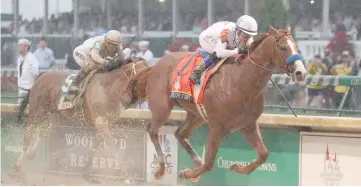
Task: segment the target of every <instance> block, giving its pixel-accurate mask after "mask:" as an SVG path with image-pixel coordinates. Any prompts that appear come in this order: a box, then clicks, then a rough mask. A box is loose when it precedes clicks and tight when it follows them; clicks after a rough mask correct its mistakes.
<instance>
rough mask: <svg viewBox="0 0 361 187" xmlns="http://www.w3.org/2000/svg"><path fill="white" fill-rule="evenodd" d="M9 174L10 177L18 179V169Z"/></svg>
mask: <svg viewBox="0 0 361 187" xmlns="http://www.w3.org/2000/svg"><path fill="white" fill-rule="evenodd" d="M8 176H9V177H10V179H17V178H19V173H18V172H16V171H11V172H10V173H9V174H8Z"/></svg>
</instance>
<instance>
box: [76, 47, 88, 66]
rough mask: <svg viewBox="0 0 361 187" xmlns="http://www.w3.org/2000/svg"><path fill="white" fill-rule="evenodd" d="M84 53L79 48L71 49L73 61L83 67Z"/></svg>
mask: <svg viewBox="0 0 361 187" xmlns="http://www.w3.org/2000/svg"><path fill="white" fill-rule="evenodd" d="M85 56H86V55H85V54H84V53H82V52H80V51H79V50H77V48H75V49H74V51H73V57H74V60H75V62H76V63H77V64H78V65H79V66H80V67H84V66H85Z"/></svg>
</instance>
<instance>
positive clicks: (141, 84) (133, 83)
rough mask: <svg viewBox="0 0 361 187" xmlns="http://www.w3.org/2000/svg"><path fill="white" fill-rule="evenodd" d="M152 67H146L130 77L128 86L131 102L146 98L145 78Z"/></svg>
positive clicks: (146, 78)
mask: <svg viewBox="0 0 361 187" xmlns="http://www.w3.org/2000/svg"><path fill="white" fill-rule="evenodd" d="M151 70H152V67H147V68H146V69H144V70H142V71H141V72H140V73H138V74H137V75H135V76H134V77H132V79H131V80H130V85H129V88H130V90H131V93H132V95H133V99H132V103H133V104H135V103H142V102H144V101H145V100H146V99H147V90H146V89H147V82H148V81H147V80H148V76H149V73H150V71H151Z"/></svg>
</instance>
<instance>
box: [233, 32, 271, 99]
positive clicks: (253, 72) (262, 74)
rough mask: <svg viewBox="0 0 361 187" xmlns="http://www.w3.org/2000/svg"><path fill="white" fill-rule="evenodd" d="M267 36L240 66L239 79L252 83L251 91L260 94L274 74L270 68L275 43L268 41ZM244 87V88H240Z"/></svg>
mask: <svg viewBox="0 0 361 187" xmlns="http://www.w3.org/2000/svg"><path fill="white" fill-rule="evenodd" d="M266 40H267V38H266V39H265V40H264V41H263V42H262V43H261V44H259V46H258V47H257V48H256V49H255V50H254V51H252V52H251V53H250V55H249V56H248V57H247V58H245V59H244V60H243V62H242V63H241V65H240V66H239V68H240V70H238V72H241V73H238V77H237V78H236V79H238V80H239V81H246V82H247V83H246V84H251V86H250V87H249V88H247V89H249V91H250V92H249V93H252V94H255V95H260V94H261V93H263V90H264V88H265V86H266V85H267V84H268V81H269V79H270V78H271V76H272V72H271V71H270V70H269V69H268V68H272V67H270V64H267V63H269V62H270V61H271V56H272V54H273V50H269V49H273V48H274V46H273V43H272V42H267V41H266ZM263 67H264V68H263ZM240 89H244V88H240Z"/></svg>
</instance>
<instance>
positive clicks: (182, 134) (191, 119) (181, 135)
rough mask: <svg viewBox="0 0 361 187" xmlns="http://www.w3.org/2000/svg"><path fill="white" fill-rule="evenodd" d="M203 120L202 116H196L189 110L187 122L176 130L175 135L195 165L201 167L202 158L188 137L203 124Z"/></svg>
mask: <svg viewBox="0 0 361 187" xmlns="http://www.w3.org/2000/svg"><path fill="white" fill-rule="evenodd" d="M203 121H204V120H203V118H202V117H200V116H196V115H194V114H193V113H191V112H187V118H186V120H185V122H184V123H183V124H182V126H180V127H178V129H177V130H176V131H175V132H174V135H175V137H176V138H177V139H178V142H179V143H180V144H181V145H182V147H183V148H184V149H185V150H186V151H187V153H188V154H189V156H190V157H191V158H192V160H193V162H194V165H195V167H200V166H201V165H202V160H201V158H200V157H199V155H198V154H197V153H196V152H195V150H194V149H193V147H192V145H191V144H190V142H189V140H188V138H189V136H190V135H191V134H192V132H193V130H194V129H197V128H198V127H200V126H201V125H202V123H203Z"/></svg>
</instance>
